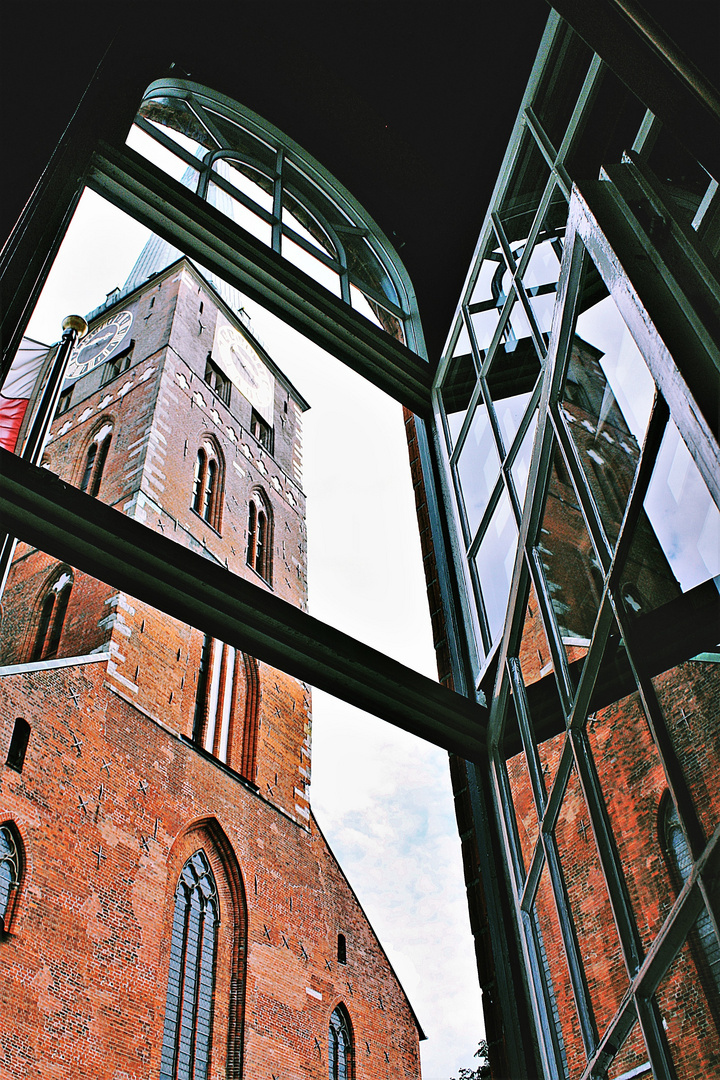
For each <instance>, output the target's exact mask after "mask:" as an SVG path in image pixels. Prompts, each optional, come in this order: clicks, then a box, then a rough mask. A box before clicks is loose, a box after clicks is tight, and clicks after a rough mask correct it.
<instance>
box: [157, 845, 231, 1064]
mask: <svg viewBox="0 0 720 1080" xmlns="http://www.w3.org/2000/svg"><path fill="white" fill-rule="evenodd" d="M218 923H219V910H218V898H217V889H216V887H215V878H214V877H213V873H212V870H211V869H210V864H209V863H208V860H207V857H206V855H205V852H204V851H203V850H202V849H201V850H199V851H196V852H195V854H194V855H192V856H191V857H190V858H189V859H188V861H187V862H186V863H185V865H184V866H183V868H182V871H181V873H180V878H179V880H178V884H177V888H176V890H175V914H174V917H173V928H172V939H171V943H170V972H169V975H168V991H167V1005H166V1007H165V1028H164V1032H163V1047H162V1058H161V1062H160V1077H161V1080H206V1077H207V1076H208V1073H209V1067H210V1048H211V1039H212V1019H213V992H214V984H215V948H216V938H217V927H218Z"/></svg>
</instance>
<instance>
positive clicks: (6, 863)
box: [0, 825, 20, 933]
mask: <svg viewBox="0 0 720 1080" xmlns="http://www.w3.org/2000/svg"><path fill="white" fill-rule="evenodd" d="M19 882H20V853H19V851H18V846H17V843H16V841H15V837H14V836H13V833H12V830H11V829H10V826H9V825H3V826H2V827H1V828H0V933H4V931H5V930H7V927H8V923H9V921H10V911H11V908H12V901H13V899H14V894H15V890H16V889H17V887H18V884H19Z"/></svg>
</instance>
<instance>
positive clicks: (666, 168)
mask: <svg viewBox="0 0 720 1080" xmlns="http://www.w3.org/2000/svg"><path fill="white" fill-rule="evenodd" d="M648 163H649V165H650V168H651V169H653V170H654V172H655V176H656V177H657V179H658V181H659V182H660V186H661V188H662V189H663V193H664V194H665V195H666V196H667V198H668V199H669V200H670V201H671V203H672V204H673V209H674V211H675V214H676V215H677V216H678V217H679V218H680V219H681V220H683V221H687V222H691V221H692V220H693V218H694V217H695V214H696V213H697V210H698V207H699V206H700V203H701V201H702V198H703V196H704V194H705V191H706V190H707V186H708V173H707V172H706V171H705V170H704V169H703V167H702V165H701V164H700V162H699V161H698V160H697V158H695V157H693V155H692V154H690V153H688V151H687V150H686V149H685V147H684V146H683V145H682V143H681V142H680V141H679V140H678V139H676V138H675V136H674V135H673V134H672V133H671V132H670V131H669V130H668V128H667V127H663V128H661V129H660V133H659V134H658V137H657V139H656V141H655V144H654V146H653V147H652V149H651V151H650V155H649V158H648Z"/></svg>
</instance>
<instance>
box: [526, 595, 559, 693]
mask: <svg viewBox="0 0 720 1080" xmlns="http://www.w3.org/2000/svg"><path fill="white" fill-rule="evenodd" d="M518 658H519V660H520V669H521V671H522V675H523V682H524V683H525V686H526V687H528V686H531V685H532V684H533V683H536V682H539V681H540V680H541V679H544V678H545V677H546V675H551V674H552V672H553V663H552V658H551V656H550V648H549V646H548V643H547V638H546V637H545V630H544V628H543V624H542V619H541V617H540V608H539V606H538V600H537V593H536V592H535V586H534V585H533V584H532V583H531V584H530V593H529V595H528V602H527V607H526V608H525V621H524V623H523V629H522V638H521V641H520V649H519V652H518Z"/></svg>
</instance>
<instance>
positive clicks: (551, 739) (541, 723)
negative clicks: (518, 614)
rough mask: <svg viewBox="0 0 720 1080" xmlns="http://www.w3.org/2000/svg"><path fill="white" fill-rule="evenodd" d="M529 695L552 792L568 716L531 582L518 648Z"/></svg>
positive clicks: (543, 764)
mask: <svg viewBox="0 0 720 1080" xmlns="http://www.w3.org/2000/svg"><path fill="white" fill-rule="evenodd" d="M518 659H519V661H520V669H521V671H522V674H523V682H524V683H525V694H526V697H527V701H528V708H529V710H530V716H531V720H532V725H533V731H534V733H535V742H536V745H537V748H538V755H539V758H540V767H541V769H542V774H543V779H544V782H545V788H546V790H547V791H548V792H549V791H550V789H551V787H552V785H553V783H554V780H555V775H556V773H557V767H558V764H559V762H560V755H561V754H562V749H563V746H564V744H565V716H564V713H563V710H562V707H561V705H560V696H559V694H558V689H557V684H556V682H555V677H554V668H553V663H552V659H551V657H550V649H549V646H548V643H547V638H546V636H545V630H544V627H543V624H542V618H541V616H540V610H539V607H538V602H537V594H536V592H535V587H534V585H532V584H531V585H530V592H529V595H528V602H527V607H526V609H525V621H524V623H523V630H522V639H521V641H520V648H519V650H518Z"/></svg>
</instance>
